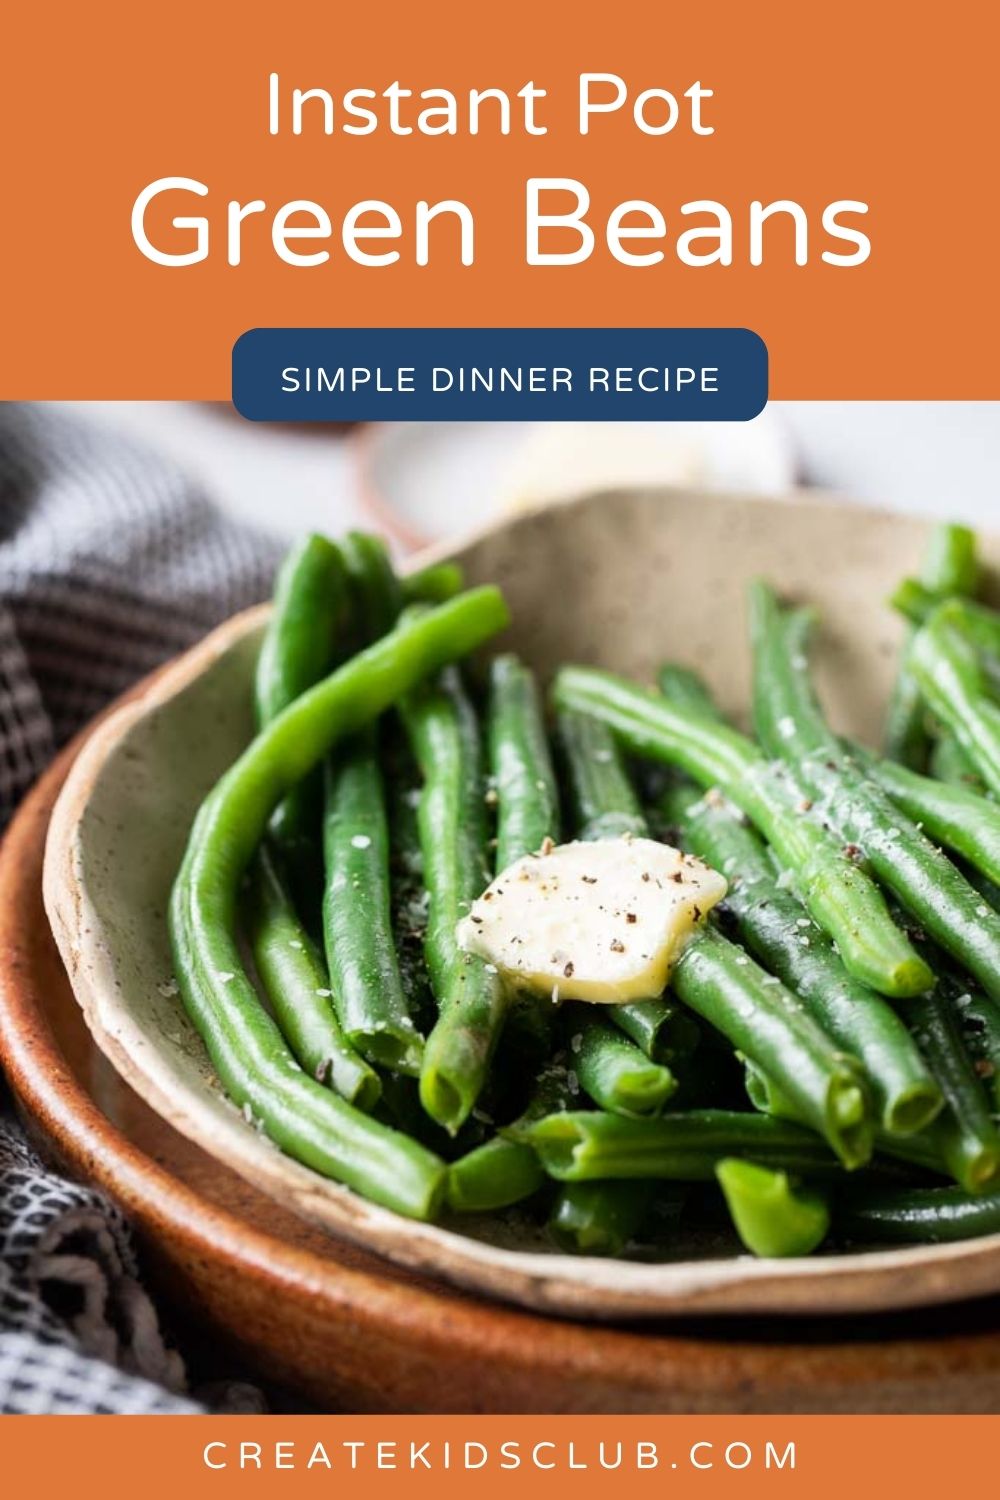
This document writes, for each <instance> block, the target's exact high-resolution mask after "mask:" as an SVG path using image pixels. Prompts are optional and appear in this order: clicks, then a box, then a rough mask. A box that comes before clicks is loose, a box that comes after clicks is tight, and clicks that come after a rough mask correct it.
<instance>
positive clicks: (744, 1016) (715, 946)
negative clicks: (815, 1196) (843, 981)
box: [671, 926, 873, 1168]
mask: <svg viewBox="0 0 1000 1500" xmlns="http://www.w3.org/2000/svg"><path fill="white" fill-rule="evenodd" d="M671 985H672V988H673V990H674V993H675V994H676V995H678V996H679V998H680V999H681V1000H683V1002H684V1004H685V1005H687V1006H689V1007H690V1008H691V1009H692V1010H694V1011H697V1013H698V1014H699V1015H700V1016H702V1017H703V1018H704V1019H705V1020H706V1021H708V1022H709V1024H710V1025H712V1026H715V1027H716V1029H717V1030H719V1031H721V1032H722V1034H723V1035H724V1036H725V1037H727V1038H728V1039H729V1041H730V1042H731V1043H732V1044H733V1046H734V1047H736V1048H737V1049H738V1051H740V1052H742V1053H743V1054H744V1056H746V1057H749V1058H751V1059H752V1060H753V1061H754V1062H755V1063H757V1064H758V1065H759V1066H760V1067H762V1068H763V1069H764V1070H765V1071H766V1072H767V1073H768V1074H769V1075H770V1076H772V1077H773V1078H774V1079H775V1081H776V1082H777V1083H778V1085H779V1086H780V1088H781V1089H782V1090H783V1091H784V1092H785V1093H787V1094H788V1096H789V1097H790V1098H791V1099H792V1100H793V1101H794V1103H795V1105H796V1107H797V1109H798V1110H799V1111H800V1112H801V1115H802V1118H803V1120H805V1122H806V1123H807V1124H809V1125H810V1126H811V1127H812V1129H814V1130H815V1131H816V1132H817V1133H818V1134H820V1135H822V1136H823V1137H824V1139H825V1140H826V1141H827V1143H828V1144H829V1145H830V1147H831V1148H832V1149H833V1151H835V1152H836V1154H837V1155H838V1156H839V1157H840V1159H841V1161H842V1162H843V1163H844V1165H845V1166H846V1167H848V1168H853V1167H858V1166H862V1165H863V1164H864V1163H865V1162H866V1161H867V1160H868V1158H869V1157H870V1155H871V1150H872V1140H873V1126H872V1122H871V1118H870V1110H869V1100H868V1094H867V1088H866V1084H865V1081H864V1077H863V1075H862V1073H861V1070H860V1066H859V1064H858V1063H857V1061H856V1060H855V1059H854V1058H852V1057H850V1056H849V1055H848V1054H846V1053H843V1052H839V1051H838V1050H837V1048H836V1046H835V1044H834V1043H833V1042H832V1041H831V1040H830V1038H829V1037H828V1036H827V1035H826V1033H825V1032H824V1031H822V1030H821V1029H820V1027H819V1026H817V1024H816V1022H815V1021H814V1020H813V1019H812V1017H811V1016H810V1015H809V1013H808V1012H807V1011H806V1009H805V1007H804V1006H803V1005H802V1003H801V1001H800V1000H799V999H798V997H797V996H796V995H793V994H792V992H791V991H790V990H788V989H786V988H785V986H784V985H783V984H781V982H780V981H776V980H775V979H774V977H773V976H772V975H770V974H767V973H766V972H765V971H764V970H763V969H762V968H761V967H760V966H759V965H758V964H756V963H754V961H753V960H752V959H751V958H750V957H749V956H748V955H747V954H746V953H745V952H744V951H743V949H742V948H739V947H737V946H736V945H735V944H734V943H730V942H727V941H726V939H725V938H724V937H722V936H721V934H720V933H718V932H716V931H715V929H714V928H713V927H711V926H709V927H706V928H703V929H702V930H701V932H699V933H698V934H697V935H696V936H695V937H694V938H692V940H691V941H690V942H689V943H688V945H687V947H686V948H685V950H684V952H683V954H682V956H681V958H680V961H679V962H678V964H677V965H676V967H675V969H674V972H673V975H672V977H671Z"/></svg>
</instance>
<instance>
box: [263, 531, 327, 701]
mask: <svg viewBox="0 0 1000 1500" xmlns="http://www.w3.org/2000/svg"><path fill="white" fill-rule="evenodd" d="M346 590H347V576H346V573H345V569H344V563H343V559H342V557H341V553H340V549H339V548H338V547H336V546H335V545H334V543H333V542H331V541H328V540H327V538H326V537H325V536H319V535H317V534H313V535H312V536H307V537H306V538H305V539H304V540H303V541H302V542H300V543H299V545H298V546H297V547H294V548H293V549H292V550H291V552H289V554H288V556H287V557H286V558H285V560H284V562H283V563H282V565H281V568H280V569H279V571H278V577H277V580H276V582H275V586H274V605H273V607H272V610H271V617H270V619H269V621H268V625H267V629H266V631H265V632H264V639H263V641H262V642H261V648H260V656H259V657H258V659H257V672H256V677H255V679H254V692H255V697H256V706H257V722H258V724H259V725H260V726H261V727H263V726H264V725H265V724H269V723H270V722H271V720H272V719H275V718H277V716H278V715H279V714H280V713H281V712H282V711H283V710H284V709H286V708H287V707H288V705H289V704H290V703H292V702H293V701H294V700H295V699H296V698H298V697H299V696H300V694H302V693H304V692H305V691H306V690H307V689H308V688H311V687H312V686H313V685H314V683H316V682H318V681H319V679H320V678H321V677H324V676H325V675H326V673H327V672H328V671H329V670H330V662H331V659H332V657H333V652H334V647H335V638H336V631H337V629H338V627H339V625H340V623H341V620H342V618H343V614H344V610H345V605H346Z"/></svg>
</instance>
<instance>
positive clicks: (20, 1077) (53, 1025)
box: [0, 745, 1000, 1413]
mask: <svg viewBox="0 0 1000 1500" xmlns="http://www.w3.org/2000/svg"><path fill="white" fill-rule="evenodd" d="M78 748H79V746H78V745H77V746H74V747H71V748H70V750H69V751H67V752H66V753H65V754H64V755H63V756H62V757H61V758H60V760H59V761H58V762H57V763H56V764H55V765H54V766H53V767H52V769H51V770H50V771H49V772H48V774H47V775H46V776H45V777H44V778H43V779H42V781H41V782H40V783H39V784H38V786H37V787H36V789H35V790H34V792H33V793H32V794H31V795H30V797H29V798H28V799H27V801H26V802H25V804H24V806H23V807H22V809H21V811H20V813H19V815H18V817H17V819H16V820H15V822H14V824H13V825H12V827H11V829H10V831H9V832H8V835H7V837H6V839H5V840H4V843H3V845H2V846H0V1059H2V1062H3V1066H4V1068H5V1070H6V1073H7V1077H8V1079H9V1080H10V1082H11V1084H12V1086H13V1088H14V1091H15V1094H16V1097H17V1100H18V1103H19V1106H20V1108H21V1111H22V1113H23V1115H24V1118H25V1121H26V1123H27V1125H28V1127H29V1129H30V1131H31V1133H32V1135H33V1136H34V1138H35V1140H36V1142H37V1143H38V1145H39V1146H40V1147H41V1148H42V1149H43V1150H44V1151H45V1152H46V1153H47V1154H48V1155H49V1156H51V1157H53V1158H54V1159H55V1160H56V1161H58V1162H59V1163H61V1164H62V1165H63V1166H65V1167H66V1168H67V1169H68V1170H69V1171H70V1172H72V1173H74V1174H75V1175H77V1176H80V1177H83V1178H86V1179H87V1180H88V1181H91V1182H95V1183H98V1184H99V1185H100V1186H101V1187H103V1188H105V1189H106V1190H107V1191H108V1192H109V1193H111V1194H112V1196H113V1197H115V1198H116V1199H117V1201H118V1202H119V1203H120V1204H121V1206H122V1208H123V1209H124V1210H125V1212H126V1213H128V1214H129V1215H131V1217H132V1220H133V1222H134V1223H135V1225H136V1228H137V1229H138V1231H139V1234H140V1236H141V1241H142V1246H143V1251H144V1256H145V1259H146V1263H147V1267H148V1270H149V1273H150V1276H151V1278H152V1280H153V1282H154V1284H155V1285H156V1287H157V1289H158V1290H159V1291H160V1292H161V1294H162V1295H163V1296H164V1297H165V1298H167V1299H168V1300H169V1301H170V1302H171V1303H172V1304H173V1305H174V1308H175V1310H176V1320H177V1323H178V1326H180V1327H182V1328H183V1327H184V1325H185V1324H188V1325H191V1326H193V1327H195V1328H197V1331H198V1336H199V1338H208V1339H219V1340H221V1341H222V1342H223V1344H224V1346H225V1349H226V1351H227V1355H228V1356H229V1357H230V1358H231V1359H232V1360H233V1361H236V1362H240V1361H243V1362H245V1365H246V1368H247V1370H248V1372H249V1373H252V1374H253V1373H255V1374H258V1375H260V1376H261V1377H262V1378H264V1379H266V1380H268V1381H275V1382H281V1383H284V1384H286V1385H287V1386H289V1387H290V1388H291V1389H293V1390H298V1391H300V1392H301V1393H302V1395H303V1396H304V1397H306V1398H308V1399H309V1400H311V1401H314V1402H317V1403H319V1404H320V1405H323V1406H324V1407H326V1406H329V1407H331V1408H333V1409H337V1408H347V1409H349V1410H354V1411H382V1410H399V1411H437V1412H446V1411H455V1412H459V1411H462V1412H468V1411H482V1412H537V1411H544V1412H558V1411H608V1412H626V1411H635V1412H643V1411H650V1412H664V1413H668V1412H729V1411H732V1412H763V1411H785V1412H840V1411H845V1412H846V1411H866V1412H871V1411H907V1412H915V1411H953V1412H959V1411H961V1412H982V1411H995V1410H996V1409H997V1405H998V1403H1000V1303H998V1302H997V1301H995V1300H993V1301H990V1302H989V1303H984V1302H977V1303H971V1304H965V1305H963V1306H959V1307H954V1306H953V1307H949V1308H945V1309H942V1310H941V1311H940V1312H936V1313H922V1314H920V1315H917V1314H896V1315H894V1316H893V1317H891V1318H881V1319H876V1318H872V1319H866V1320H863V1321H862V1320H852V1321H851V1323H850V1324H849V1325H848V1324H846V1323H845V1322H844V1321H842V1320H841V1321H828V1322H826V1323H825V1324H821V1323H816V1322H813V1321H810V1322H809V1323H805V1322H801V1323H800V1322H792V1323H788V1322H785V1323H783V1324H782V1323H778V1322H777V1321H776V1320H774V1319H770V1320H768V1321H767V1322H766V1323H761V1322H757V1323H743V1324H739V1325H737V1324H733V1323H732V1322H728V1321H727V1322H725V1323H722V1322H711V1321H707V1322H705V1323H704V1324H703V1325H702V1326H701V1327H700V1328H699V1330H698V1331H697V1333H695V1332H694V1331H693V1330H692V1326H691V1324H690V1323H686V1324H682V1325H679V1326H678V1328H677V1330H671V1329H670V1328H669V1327H667V1326H662V1325H661V1326H657V1327H652V1328H651V1327H650V1326H649V1325H644V1327H643V1328H642V1329H641V1330H633V1329H629V1328H627V1327H614V1328H609V1327H604V1326H594V1325H585V1324H577V1323H572V1322H565V1321H556V1320H550V1319H545V1318H542V1317H537V1316H533V1315H530V1314H526V1313H521V1312H516V1311H512V1310H511V1309H509V1308H506V1307H503V1306H500V1305H499V1304H493V1303H487V1302H480V1301H477V1300H475V1299H473V1298H471V1297H466V1296H463V1295H461V1294H458V1293H455V1292H449V1291H443V1290H441V1288H440V1287H436V1286H433V1285H431V1284H429V1283H425V1282H422V1281H421V1280H419V1279H418V1278H415V1277H411V1276H408V1275H406V1274H405V1273H404V1272H401V1271H399V1270H396V1269H392V1268H390V1267H389V1266H387V1265H386V1264H385V1263H384V1262H382V1261H377V1260H375V1259H373V1258H371V1257H368V1256H366V1255H364V1254H362V1253H361V1252H359V1251H357V1250H353V1249H351V1248H350V1247H348V1246H346V1245H344V1244H341V1243H337V1242H335V1241H333V1240H331V1239H330V1238H328V1237H327V1236H326V1235H324V1234H322V1233H320V1232H319V1231H317V1230H313V1229H310V1228H309V1227H308V1226H307V1225H306V1224H304V1223H303V1222H302V1220H300V1219H299V1218H297V1217H296V1216H294V1215H292V1214H290V1213H287V1212H284V1211H282V1210H281V1209H279V1208H278V1207H277V1206H276V1205H275V1203H274V1202H273V1201H272V1200H271V1199H269V1198H265V1197H263V1196H262V1195H261V1194H259V1193H257V1192H255V1191H254V1189H253V1188H252V1187H250V1186H249V1185H248V1184H247V1183H246V1182H244V1181H243V1180H242V1179H241V1178H239V1177H237V1176H236V1175H235V1174H234V1173H231V1172H228V1171H226V1170H225V1169H224V1168H222V1167H220V1166H219V1164H218V1163H217V1162H216V1161H214V1160H213V1159H212V1158H211V1157H209V1156H207V1155H205V1154H204V1153H203V1152H201V1151H200V1150H198V1148H197V1147H195V1146H193V1145H191V1143H190V1142H188V1141H186V1140H184V1139H183V1138H182V1137H181V1136H180V1135H178V1134H176V1132H174V1131H173V1130H171V1129H170V1127H169V1126H166V1125H165V1124H164V1123H163V1122H162V1121H161V1120H160V1119H159V1118H158V1117H157V1116H156V1115H154V1114H153V1113H152V1112H151V1111H150V1110H148V1109H147V1108H146V1107H145V1106H144V1105H143V1104H142V1103H141V1101H140V1100H139V1099H138V1098H137V1097H136V1095H135V1094H133V1093H132V1092H131V1091H130V1090H129V1089H127V1088H126V1087H125V1086H124V1085H123V1084H122V1082H121V1081H120V1079H119V1078H118V1076H117V1074H115V1073H114V1072H113V1070H112V1069H111V1068H110V1067H109V1066H108V1065H107V1063H106V1062H105V1061H104V1059H103V1058H102V1057H101V1055H100V1054H99V1053H98V1051H97V1050H96V1048H95V1047H94V1046H93V1044H92V1042H91V1041H90V1037H89V1034H88V1032H87V1030H86V1028H85V1026H84V1024H83V1020H82V1017H81V1015H80V1011H79V1008H78V1006H77V1004H76V1001H75V999H74V997H73V994H72V991H71V990H70V987H69V983H68V981H67V979H66V975H65V973H64V972H63V969H62V965H61V963H60V960H59V956H58V954H57V952H56V948H55V944H54V942H53V940H52V937H51V934H50V932H49V928H48V924H47V922H46V921H45V916H44V912H43V910H42V900H41V870H42V854H43V848H44V841H45V834H46V830H47V827H48V822H49V816H50V813H51V810H52V804H53V802H54V801H55V798H56V796H57V794H58V792H59V789H60V787H61V786H62V783H63V781H64V780H65V777H66V773H67V771H68V769H69V766H70V763H71V761H72V759H73V757H74V755H75V753H76V751H77V749H78Z"/></svg>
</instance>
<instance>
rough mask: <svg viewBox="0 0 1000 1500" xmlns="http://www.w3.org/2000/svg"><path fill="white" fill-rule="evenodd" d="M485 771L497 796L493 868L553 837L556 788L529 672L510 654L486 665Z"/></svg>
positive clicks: (556, 823)
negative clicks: (487, 755)
mask: <svg viewBox="0 0 1000 1500" xmlns="http://www.w3.org/2000/svg"><path fill="white" fill-rule="evenodd" d="M488 727H489V748H490V771H491V775H492V778H493V784H494V788H495V791H496V796H497V850H496V870H497V873H498V874H499V872H500V871H501V870H506V869H507V867H508V865H512V864H513V863H514V861H515V860H518V859H521V858H522V857H523V856H524V855H525V854H536V853H537V852H538V850H539V849H540V848H541V847H542V844H543V842H544V840H545V839H547V838H551V839H552V840H553V841H554V842H556V843H558V841H559V792H558V789H557V787H556V777H555V771H554V770H553V768H552V757H551V756H550V754H549V746H548V740H547V739H546V737H545V725H544V723H543V721H542V714H541V708H540V706H539V702H538V689H537V687H536V685H535V677H534V673H533V672H531V671H530V670H529V668H527V667H526V666H524V664H523V663H522V662H521V661H519V660H518V658H517V657H516V656H513V655H510V654H508V655H505V656H497V657H494V659H493V661H492V663H491V667H490V702H489V717H488Z"/></svg>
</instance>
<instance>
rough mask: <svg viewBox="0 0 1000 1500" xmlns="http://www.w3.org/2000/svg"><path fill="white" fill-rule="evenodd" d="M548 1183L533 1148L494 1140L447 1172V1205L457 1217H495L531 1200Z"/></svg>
mask: <svg viewBox="0 0 1000 1500" xmlns="http://www.w3.org/2000/svg"><path fill="white" fill-rule="evenodd" d="M544 1181H545V1173H544V1172H543V1171H542V1165H541V1162H540V1161H539V1160H538V1157H537V1156H536V1155H535V1152H534V1151H533V1150H532V1149H531V1147H530V1146H523V1145H521V1144H520V1143H519V1142H518V1141H508V1140H504V1139H503V1137H502V1136H498V1135H497V1136H493V1138H492V1139H491V1140H488V1141H487V1142H486V1143H485V1144H484V1145H482V1146H477V1148H476V1149H475V1150H474V1151H470V1152H468V1153H467V1154H466V1155H465V1156H460V1157H459V1158H458V1160H457V1161H453V1162H452V1163H451V1165H450V1166H449V1168H448V1185H447V1202H448V1207H449V1208H450V1209H451V1210H452V1212H454V1213H492V1212H496V1211H497V1210H498V1209H501V1208H509V1207H510V1206H511V1205H512V1204H514V1203H520V1202H521V1200H522V1199H524V1198H530V1197H531V1196H532V1194H533V1193H536V1192H537V1191H538V1189H539V1188H540V1187H541V1185H542V1183H543V1182H544Z"/></svg>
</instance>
